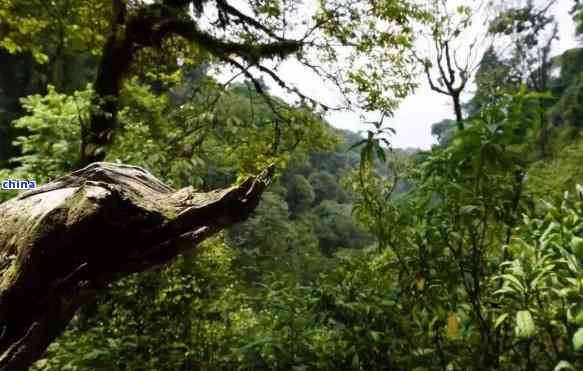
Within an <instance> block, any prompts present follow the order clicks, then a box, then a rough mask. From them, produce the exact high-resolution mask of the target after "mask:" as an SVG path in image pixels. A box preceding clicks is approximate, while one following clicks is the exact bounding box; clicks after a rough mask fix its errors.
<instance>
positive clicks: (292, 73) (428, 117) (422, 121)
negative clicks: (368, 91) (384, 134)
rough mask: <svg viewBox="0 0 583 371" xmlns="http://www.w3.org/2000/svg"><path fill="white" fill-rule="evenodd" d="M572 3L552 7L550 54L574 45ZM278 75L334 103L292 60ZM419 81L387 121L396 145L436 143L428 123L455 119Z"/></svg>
mask: <svg viewBox="0 0 583 371" xmlns="http://www.w3.org/2000/svg"><path fill="white" fill-rule="evenodd" d="M572 5H573V4H572V1H571V0H558V1H557V3H556V4H555V5H554V7H553V14H554V15H555V17H556V19H557V21H558V24H559V37H560V39H559V40H558V41H556V42H555V44H554V52H553V55H558V54H560V53H562V52H564V51H565V50H567V49H569V48H573V47H575V46H576V40H575V36H574V29H575V26H574V24H573V20H572V17H571V15H570V14H569V13H568V12H569V10H570V9H571V7H572ZM280 74H281V76H282V77H284V78H285V79H286V80H287V81H292V82H293V83H294V85H295V86H298V87H301V90H302V91H303V92H305V93H306V94H307V95H309V96H312V97H314V98H317V99H320V100H322V101H324V102H327V103H330V102H334V100H335V99H336V98H335V97H336V93H335V90H334V89H333V88H331V87H327V86H325V85H323V83H322V82H321V79H320V78H319V77H318V76H316V75H315V74H313V73H311V72H310V71H308V70H307V69H305V68H303V67H302V66H300V65H299V64H298V63H294V62H293V60H291V59H290V61H287V62H285V63H284V64H283V65H282V66H281V69H280ZM419 81H420V85H419V88H418V89H417V91H416V93H415V94H414V95H412V96H410V97H409V98H407V99H406V100H405V101H403V102H402V104H401V106H400V107H399V109H398V110H397V112H396V113H395V116H394V117H393V118H392V119H391V120H390V121H389V123H390V126H392V127H394V128H395V129H396V130H397V133H396V135H395V136H394V137H393V138H392V140H391V142H392V143H393V145H394V146H395V147H398V148H408V147H417V148H424V149H427V148H429V147H431V145H432V144H434V143H435V142H436V141H435V138H433V137H432V136H431V125H432V124H433V123H435V122H438V121H440V120H442V119H445V118H452V119H453V118H454V115H453V110H452V107H451V103H450V100H449V98H448V97H445V96H443V95H440V94H438V93H435V92H433V91H431V89H430V88H429V86H428V84H427V82H426V81H425V76H420V77H419ZM269 85H270V86H271V88H272V89H273V92H274V93H275V94H276V95H285V94H283V93H282V92H281V90H279V89H278V88H277V87H276V86H272V85H273V84H271V83H269ZM468 93H469V95H471V94H473V91H472V89H468V90H467V92H466V94H468ZM327 119H328V121H329V122H330V123H331V124H332V125H334V126H336V127H339V128H342V129H349V130H352V131H359V130H364V129H366V128H367V126H366V125H365V124H363V120H361V119H360V118H359V115H358V114H355V113H348V112H331V113H329V114H328V116H327ZM375 119H378V115H376V114H368V115H367V121H372V120H375Z"/></svg>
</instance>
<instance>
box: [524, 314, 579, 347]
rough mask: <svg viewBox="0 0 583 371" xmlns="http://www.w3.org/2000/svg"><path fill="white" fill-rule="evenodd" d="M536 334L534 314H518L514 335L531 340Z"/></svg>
mask: <svg viewBox="0 0 583 371" xmlns="http://www.w3.org/2000/svg"><path fill="white" fill-rule="evenodd" d="M535 333H536V327H535V324H534V320H533V319H532V314H530V312H529V311H528V310H521V311H519V312H517V313H516V327H515V328H514V334H515V335H516V337H517V338H519V339H530V338H531V337H533V336H534V334H535ZM582 340H583V339H582Z"/></svg>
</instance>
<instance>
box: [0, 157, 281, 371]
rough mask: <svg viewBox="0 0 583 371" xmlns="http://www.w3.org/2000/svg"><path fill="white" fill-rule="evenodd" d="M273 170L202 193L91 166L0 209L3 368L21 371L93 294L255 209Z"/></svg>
mask: <svg viewBox="0 0 583 371" xmlns="http://www.w3.org/2000/svg"><path fill="white" fill-rule="evenodd" d="M271 173H272V169H271V168H270V169H268V170H266V171H265V172H264V173H263V174H261V175H260V176H258V177H257V178H249V179H248V180H246V181H244V182H243V183H241V184H240V185H238V186H233V187H231V188H227V189H221V190H216V191H213V192H209V193H195V192H194V191H193V189H192V188H191V187H188V188H184V189H181V190H178V191H175V190H173V189H171V188H170V187H168V186H166V185H165V184H163V183H162V182H160V181H159V180H157V179H156V178H155V177H154V176H152V175H151V174H150V173H148V172H147V171H145V170H143V169H141V168H139V167H134V166H129V165H121V164H110V163H95V164H92V165H89V166H87V167H85V168H83V169H81V170H78V171H76V172H74V173H72V174H71V175H68V176H65V177H63V178H60V179H58V180H56V181H54V182H51V183H48V184H46V185H44V186H42V187H40V188H37V189H34V190H32V191H29V192H26V193H24V194H21V195H20V196H19V197H17V198H14V199H12V200H10V201H7V202H5V203H3V204H1V205H0V219H1V220H2V224H0V371H8V370H10V371H20V370H27V369H28V368H29V367H30V365H31V364H32V363H33V362H34V361H35V360H37V359H38V358H39V357H40V356H41V355H42V354H43V352H44V351H45V349H46V348H47V346H48V345H49V344H50V343H51V341H53V340H54V339H55V338H56V337H57V336H58V335H59V334H60V333H61V332H62V331H63V330H64V329H65V327H66V325H67V324H68V323H69V321H70V320H71V318H72V317H73V315H74V314H75V312H76V311H77V309H79V307H80V306H81V305H82V304H84V303H86V302H87V301H88V300H90V299H92V298H93V297H94V296H95V292H96V290H97V289H99V288H103V287H106V286H107V284H108V283H111V282H112V281H114V280H116V279H118V278H120V277H123V276H124V275H127V274H129V273H133V272H139V271H143V270H146V269H149V268H152V267H156V266H160V265H163V264H165V263H167V262H169V261H170V260H172V259H173V258H174V257H175V256H176V255H178V254H180V253H182V252H184V251H186V250H188V249H191V248H193V247H195V246H196V245H197V244H198V243H200V242H201V241H203V240H204V239H206V238H207V237H209V236H211V235H213V234H215V233H217V232H218V231H220V230H221V229H223V228H225V227H227V226H230V225H232V224H234V223H237V222H239V221H242V220H244V219H245V218H247V217H248V216H249V214H250V213H251V212H252V211H253V210H254V209H255V207H256V206H257V204H258V202H259V198H260V195H261V193H262V192H263V190H264V189H265V187H266V186H267V184H268V183H269V180H270V177H271Z"/></svg>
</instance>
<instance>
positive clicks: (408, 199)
mask: <svg viewBox="0 0 583 371" xmlns="http://www.w3.org/2000/svg"><path fill="white" fill-rule="evenodd" d="M460 4H461V5H460ZM558 8H561V9H565V8H566V9H568V13H569V16H570V17H571V18H572V20H573V21H574V25H575V27H574V29H573V30H570V32H572V34H573V36H574V37H575V38H577V40H580V39H579V38H580V37H581V35H582V34H583V3H581V2H580V1H579V0H575V1H572V0H544V1H543V0H540V1H538V0H537V1H534V0H521V1H515V2H512V4H510V3H509V2H505V1H490V2H485V1H483V2H480V1H468V2H455V1H451V2H450V1H446V0H431V1H415V0H408V1H397V0H382V1H375V0H354V1H353V0H331V1H320V2H316V1H313V2H310V1H297V0H281V1H270V0H250V1H233V2H232V3H229V2H228V1H225V0H194V1H180V0H179V1H175V0H174V1H170V0H153V1H139V0H136V1H133V0H128V1H124V0H98V1H81V0H80V1H71V0H52V1H48V2H44V1H35V0H0V70H1V73H0V181H4V180H7V179H21V180H34V181H36V182H37V184H39V185H42V184H45V183H49V182H52V181H54V180H55V179H62V178H60V177H62V176H64V175H66V174H69V173H71V172H73V171H75V170H78V169H80V168H83V167H85V166H86V165H89V164H91V163H93V162H100V161H107V162H110V163H118V164H130V165H135V166H140V167H143V168H145V169H147V170H148V171H150V172H151V173H152V174H153V175H154V176H156V177H157V178H158V179H160V180H162V181H163V182H164V183H166V184H168V185H169V186H172V187H175V188H177V189H178V188H181V187H187V186H192V187H193V188H194V189H196V190H200V191H205V192H207V191H208V192H213V190H215V189H220V188H222V187H227V186H229V185H231V184H239V185H240V184H243V183H245V182H246V179H249V178H248V177H249V176H255V175H257V174H260V173H261V172H262V171H264V169H266V168H269V169H273V165H275V174H274V176H273V180H271V183H270V184H269V186H268V188H267V189H266V190H265V191H264V192H263V194H262V195H261V201H260V202H259V204H258V206H257V208H256V209H255V210H254V211H253V212H252V213H251V215H250V216H249V217H248V218H247V219H246V220H245V221H242V222H240V223H237V224H235V225H234V226H232V227H229V228H226V229H224V230H222V231H221V232H219V233H216V234H214V235H212V236H210V237H209V238H207V239H206V240H204V241H203V242H202V243H200V244H199V245H198V246H197V247H196V248H192V249H190V250H188V251H181V252H180V253H179V254H176V255H177V256H176V257H173V259H172V261H171V262H170V263H168V264H164V265H163V266H159V267H156V269H148V270H146V271H144V272H139V273H134V274H126V275H123V276H120V277H119V279H117V278H116V279H115V280H110V281H108V282H106V284H103V285H101V286H100V287H99V289H98V290H95V293H94V295H93V291H92V296H91V299H90V300H88V301H87V302H84V305H82V306H81V307H80V309H79V310H75V311H74V313H72V314H71V317H72V319H71V320H70V322H69V320H67V323H68V325H67V327H66V329H65V330H64V331H62V333H61V331H60V330H55V331H56V332H57V333H58V334H59V336H58V337H56V339H54V341H52V342H50V345H49V346H48V348H47V349H46V351H45V349H41V350H42V352H41V353H42V356H40V357H37V356H30V357H29V358H30V362H29V363H32V362H33V361H34V364H33V365H32V366H31V368H30V369H31V370H37V371H51V370H176V371H190V370H193V371H194V370H415V371H422V370H528V371H534V370H555V371H560V370H580V369H583V136H582V134H583V47H575V48H571V49H568V50H566V51H563V52H561V53H558V54H557V53H556V52H555V50H556V48H557V44H558V43H559V42H560V40H559V38H558V34H559V26H561V27H562V26H563V25H559V24H558V21H557V19H556V18H555V14H556V9H558ZM484 20H486V21H484ZM468 40H470V41H469V42H468ZM290 61H291V63H295V64H296V65H301V66H303V68H306V69H307V70H310V71H312V72H313V73H314V74H315V75H317V76H318V78H319V79H320V80H322V81H323V82H324V83H326V84H328V85H326V86H327V87H329V89H331V90H334V91H335V92H336V93H335V94H337V96H338V97H340V98H339V99H338V102H337V104H336V103H334V104H331V103H330V102H325V101H323V99H320V98H321V97H314V96H309V95H308V94H306V93H305V88H306V87H302V86H295V85H294V84H292V83H291V82H290V81H287V80H286V77H285V75H284V74H283V73H282V74H280V72H279V70H278V68H279V67H281V65H282V64H284V63H288V62H290ZM424 85H427V86H429V88H430V89H431V90H432V91H433V92H434V93H435V95H442V96H445V97H446V98H447V100H448V102H450V104H451V115H450V118H449V119H445V120H441V121H440V120H435V121H436V122H435V123H433V125H432V126H431V134H432V135H433V136H434V137H435V139H436V144H435V145H434V146H433V147H432V148H431V149H427V150H422V149H407V150H403V149H398V148H394V146H393V142H392V138H393V134H394V133H395V130H398V131H406V130H408V128H407V127H406V126H399V127H394V126H393V125H392V117H393V116H394V114H395V112H396V111H397V110H398V108H399V103H400V102H402V101H403V100H404V99H406V98H407V97H408V96H410V95H412V94H415V91H416V89H418V88H419V87H420V86H424ZM427 104H428V105H429V104H430V102H428V103H427ZM419 109H421V110H422V109H423V107H420V108H419ZM330 111H350V112H357V113H360V114H362V115H361V117H362V121H363V123H365V122H364V121H366V119H365V116H366V117H371V114H374V115H375V117H378V119H376V120H374V121H373V122H368V121H367V122H366V123H365V124H366V125H367V126H362V127H366V129H365V130H363V131H361V132H358V133H357V132H351V131H347V130H340V129H337V128H335V124H336V123H335V122H333V121H332V120H330V119H329V117H333V116H329V115H328V113H329V112H330ZM367 115H368V116H367ZM428 124H430V123H428ZM98 186H99V184H98ZM101 186H103V185H101ZM18 194H19V191H16V190H7V189H2V190H0V202H6V203H5V204H3V205H7V204H8V203H9V202H17V201H15V200H18ZM120 202H121V201H120ZM0 207H1V205H0ZM0 211H1V210H0ZM0 215H3V214H2V213H0ZM128 215H129V214H128ZM120 217H123V215H122V216H120ZM116 220H117V219H116ZM2 224H4V225H6V226H7V225H8V220H3V221H0V370H8V369H9V368H7V366H6V365H10V364H11V363H10V362H11V359H16V358H17V357H18V355H16V356H15V355H14V354H16V353H18V352H16V353H15V352H14V349H16V348H15V347H18V346H19V344H20V343H22V342H25V340H26V336H28V333H26V334H24V333H19V332H18V331H16V330H14V329H13V328H14V327H16V326H13V325H12V323H11V321H12V320H13V318H15V317H14V311H8V310H6V309H4V307H2V303H3V300H4V299H6V300H8V299H10V298H12V296H10V295H9V293H8V292H9V291H10V294H12V291H11V290H14V289H13V288H12V287H9V285H10V284H11V282H12V281H11V280H13V279H14V278H13V277H14V276H15V275H17V274H16V273H14V270H15V269H16V268H13V266H12V265H11V264H13V263H12V261H13V260H14V259H15V258H14V257H13V256H14V255H13V254H14V253H13V252H11V249H13V247H11V246H13V245H14V243H13V242H11V241H12V240H11V241H4V240H3V239H2V236H3V235H2V233H7V232H6V231H7V230H8V228H9V227H4V226H3V225H2ZM90 232H91V231H87V233H90ZM22 233H25V232H22ZM71 238H73V237H71ZM129 238H132V237H131V236H130V237H129ZM136 241H138V239H136ZM136 243H137V242H136ZM193 246H194V244H193ZM79 248H82V246H79ZM55 249H56V247H55ZM11 254H12V255H11ZM47 254H48V253H47ZM18 264H21V266H25V265H26V258H22V259H21V260H19V262H18ZM111 264H112V265H113V264H114V262H112V263H111ZM73 273H75V272H73ZM128 273H129V272H128ZM66 279H67V280H68V279H70V277H69V276H67V277H66ZM23 292H24V291H23ZM16 295H17V296H18V295H19V294H18V293H17V294H16ZM51 295H53V293H51ZM37 299H38V298H35V297H30V298H25V299H23V300H25V302H26V303H27V304H29V305H30V306H35V305H37V304H38V303H39V302H40V301H39V302H37V301H36V300H37ZM38 300H40V299H38ZM63 300H64V299H63ZM73 314H74V316H73ZM11 316H12V317H11ZM41 348H42V347H41ZM23 349H24V348H23ZM15 357H16V358H15ZM15 364H16V363H15ZM24 369H26V368H24Z"/></svg>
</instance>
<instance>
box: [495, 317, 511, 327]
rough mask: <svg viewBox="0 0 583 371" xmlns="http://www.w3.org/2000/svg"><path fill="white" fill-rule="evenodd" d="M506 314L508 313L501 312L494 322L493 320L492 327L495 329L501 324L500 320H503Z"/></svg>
mask: <svg viewBox="0 0 583 371" xmlns="http://www.w3.org/2000/svg"><path fill="white" fill-rule="evenodd" d="M508 315H509V314H508V313H504V314H501V315H500V316H498V318H497V319H496V322H494V328H495V329H496V328H498V326H500V325H501V324H502V322H504V320H505V319H506V318H508Z"/></svg>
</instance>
